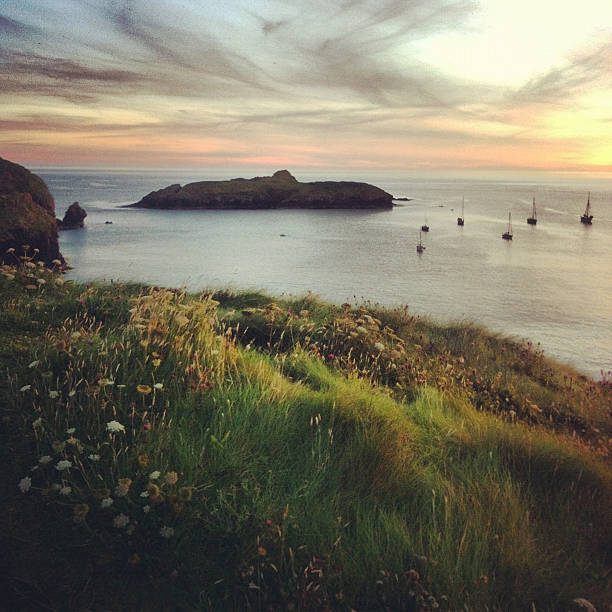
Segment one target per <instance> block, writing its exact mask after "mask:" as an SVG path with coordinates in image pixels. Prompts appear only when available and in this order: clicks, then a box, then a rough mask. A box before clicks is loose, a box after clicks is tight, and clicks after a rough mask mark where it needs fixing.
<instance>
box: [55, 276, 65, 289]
mask: <svg viewBox="0 0 612 612" xmlns="http://www.w3.org/2000/svg"><path fill="white" fill-rule="evenodd" d="M55 284H56V285H59V286H60V287H61V286H62V285H63V284H64V279H63V278H56V279H55Z"/></svg>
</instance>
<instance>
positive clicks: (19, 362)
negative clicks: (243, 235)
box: [0, 268, 612, 610]
mask: <svg viewBox="0 0 612 612" xmlns="http://www.w3.org/2000/svg"><path fill="white" fill-rule="evenodd" d="M29 270H32V268H27V269H26V268H19V269H15V268H10V269H9V268H3V272H4V273H5V274H4V276H2V277H0V289H1V291H2V292H1V294H0V295H1V296H2V297H1V300H2V302H3V306H4V309H3V310H2V314H1V315H0V334H1V335H2V339H3V340H4V342H3V343H2V346H3V348H2V349H0V350H1V353H0V355H1V356H2V360H3V368H2V377H1V382H0V399H1V400H2V405H3V409H2V410H3V421H2V423H3V428H4V429H3V433H2V437H3V442H4V444H3V451H2V452H3V459H4V460H5V464H6V465H7V466H8V471H7V474H9V476H8V477H7V478H6V480H5V482H4V483H3V485H4V491H3V492H4V496H3V499H4V500H5V506H6V514H7V516H8V517H9V518H10V524H11V526H12V530H13V533H12V534H10V535H9V534H6V535H5V536H4V537H3V541H4V543H5V544H6V545H9V544H10V545H11V546H13V547H15V544H16V543H17V542H19V543H20V545H19V546H16V547H15V548H16V553H15V555H14V557H13V562H12V565H11V566H10V567H9V566H7V567H5V568H4V569H5V570H6V576H7V579H8V580H9V584H8V587H7V592H8V593H10V596H11V598H12V599H11V601H13V602H15V603H16V605H20V604H24V605H25V606H26V607H28V606H29V607H30V608H35V607H36V606H39V607H40V606H47V607H55V608H62V607H64V608H65V607H70V608H73V609H78V608H85V607H90V608H96V607H103V608H112V609H134V608H144V609H148V608H151V609H155V608H162V609H163V608H168V607H174V608H179V607H182V608H185V609H202V610H205V609H214V610H217V609H237V610H238V609H241V610H242V609H255V610H258V609H317V610H319V609H338V610H350V609H359V610H363V609H368V610H376V609H380V610H384V609H395V610H408V609H424V610H427V609H437V607H442V608H449V609H468V610H486V609H489V610H495V609H503V610H506V609H517V610H518V609H529V608H531V609H534V608H535V609H536V610H555V609H563V607H564V606H566V605H568V604H569V602H570V601H571V600H572V599H573V598H576V597H587V598H588V599H590V600H591V601H593V602H594V603H596V604H599V605H600V606H603V605H605V603H606V602H608V601H610V597H611V595H612V583H611V578H610V576H611V574H610V542H611V539H610V536H611V535H612V518H611V515H610V511H609V509H610V507H612V503H611V502H612V481H611V477H610V471H609V464H608V463H605V462H604V461H605V457H606V455H605V453H603V452H597V450H598V449H599V450H600V445H598V444H596V442H597V441H598V438H597V437H596V436H592V435H591V434H592V433H593V432H590V431H587V428H586V427H585V428H584V429H585V431H580V430H578V433H577V434H575V437H570V436H568V431H569V430H568V424H567V421H565V420H563V419H565V418H566V417H567V416H568V415H571V416H572V418H576V419H578V418H580V419H583V421H584V422H587V421H588V420H589V418H591V417H589V416H588V415H587V413H589V411H590V410H591V409H592V411H593V412H594V413H596V416H595V417H592V420H591V421H590V422H591V423H594V422H595V420H597V423H598V425H599V427H597V428H598V429H600V431H608V430H607V429H605V428H609V427H610V422H609V418H608V419H607V420H606V418H605V414H604V410H603V405H604V403H605V399H606V398H609V395H606V394H609V389H608V387H607V386H606V384H605V382H604V383H603V384H597V383H593V382H592V381H582V382H573V383H572V385H575V384H576V385H577V384H584V385H590V386H591V387H593V388H594V389H595V391H594V392H593V393H592V394H591V395H590V396H589V398H588V403H584V402H583V404H579V405H581V406H582V409H583V411H584V414H580V413H579V410H578V407H577V406H576V405H575V404H574V403H572V402H573V401H574V400H573V399H572V398H573V396H572V394H571V393H568V389H567V386H568V383H567V379H566V382H565V384H563V383H562V382H560V381H563V375H562V374H561V372H562V370H560V369H559V367H558V366H556V365H555V364H553V363H551V362H548V361H547V360H545V359H544V358H543V357H542V356H541V355H540V354H539V353H538V352H537V351H536V350H534V349H531V348H529V347H528V346H523V347H521V346H518V345H514V344H512V343H509V342H508V341H506V340H503V339H501V338H497V337H494V336H488V335H487V334H485V333H484V332H483V331H482V330H479V329H477V328H474V327H472V326H466V325H461V326H457V327H455V328H446V329H445V328H442V327H439V326H435V325H434V324H433V323H430V322H427V321H423V320H422V319H419V318H414V317H411V316H410V315H409V314H408V313H407V312H406V311H393V312H388V311H373V310H368V309H367V308H365V307H363V308H358V309H352V308H350V307H348V306H345V307H333V306H331V305H325V304H321V303H320V302H318V301H317V300H316V299H315V298H312V296H306V297H304V298H301V299H300V300H294V301H292V302H290V303H289V302H287V303H285V302H282V301H280V300H277V302H276V303H275V304H270V301H269V299H268V298H266V297H265V296H260V295H257V294H250V295H248V296H245V297H244V298H243V297H241V296H237V295H235V294H232V293H229V292H227V293H226V294H220V293H217V294H215V295H212V296H211V295H209V294H203V295H200V296H187V295H184V294H182V293H181V292H177V291H167V290H152V289H149V288H145V287H139V286H128V285H110V286H109V285H91V286H88V287H83V286H78V285H73V284H72V283H64V284H56V283H55V281H54V278H55V277H54V276H53V275H52V274H51V272H49V271H45V270H43V269H42V268H37V269H36V270H35V271H34V272H30V271H29ZM27 274H34V275H35V277H37V278H42V279H43V280H45V281H48V282H45V283H42V284H40V283H37V282H36V281H35V279H34V282H35V283H36V284H32V283H31V281H32V279H31V278H30V277H28V276H27ZM7 275H8V276H7ZM9 276H12V278H8V277H9ZM28 285H31V286H32V287H34V288H30V289H27V288H26V287H27V286H28ZM220 305H221V306H220ZM219 308H221V310H219ZM364 330H365V333H364ZM502 348H504V349H505V351H504V352H501V349H502ZM508 352H510V353H511V355H508V354H507V353H508ZM441 357H442V358H441ZM521 360H522V361H521ZM519 361H521V363H519ZM406 363H407V364H408V365H404V364H406ZM521 364H522V365H521ZM449 366H450V367H449ZM474 369H476V373H473V372H472V370H474ZM493 372H494V373H493ZM498 372H501V376H498V374H497V373H498ZM566 376H567V375H566ZM496 378H498V379H499V381H498V383H496V384H498V387H495V386H494V382H493V381H494V380H496ZM477 380H480V381H481V382H480V384H481V385H482V388H480V387H478V385H476V384H475V381H477ZM572 380H580V379H579V378H578V377H576V379H574V375H572ZM487 385H489V386H488V387H487ZM509 385H512V392H513V400H512V403H509V404H508V405H497V404H496V403H495V402H494V401H493V400H492V399H491V398H493V397H495V398H496V399H499V398H500V397H501V395H500V393H501V391H500V390H501V389H503V392H508V391H509ZM536 389H537V390H541V393H542V395H541V399H538V401H539V404H537V407H538V409H540V410H542V414H546V415H552V414H555V413H554V410H553V406H552V403H555V405H557V402H561V398H562V397H563V398H564V399H563V401H564V402H565V403H564V404H563V408H562V410H561V409H559V413H560V418H559V420H555V419H552V420H551V419H549V418H546V419H544V418H541V417H540V414H541V413H540V412H538V411H535V409H534V413H535V415H536V416H531V415H530V414H527V413H525V412H521V411H520V410H519V409H518V407H519V406H521V405H527V404H526V402H527V400H529V401H530V402H534V403H535V399H534V398H535V392H536V391H535V390H536ZM547 393H549V394H550V396H549V397H548V398H547V395H546V394H547ZM538 397H539V396H538ZM508 406H512V407H508ZM515 408H516V409H515ZM510 411H514V415H512V414H511V413H510ZM573 431H575V430H573ZM593 449H595V450H593ZM66 462H69V463H70V465H69V466H68V465H67V463H66ZM17 485H19V487H18V486H17ZM20 488H21V489H24V492H23V493H22V492H21V490H20ZM109 500H110V501H109ZM33 526H35V527H33ZM26 534H29V535H27V537H26ZM52 551H53V555H54V558H55V563H54V564H51V563H50V562H49V557H50V555H51V554H52ZM75 559H76V560H78V563H77V566H76V567H75V564H74V561H75ZM94 568H95V570H94ZM65 576H67V578H66V577H65Z"/></svg>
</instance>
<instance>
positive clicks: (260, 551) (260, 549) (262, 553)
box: [257, 546, 268, 557]
mask: <svg viewBox="0 0 612 612" xmlns="http://www.w3.org/2000/svg"><path fill="white" fill-rule="evenodd" d="M257 554H258V555H260V556H261V557H265V556H266V555H267V554H268V551H267V550H266V549H265V548H264V547H263V546H258V547H257Z"/></svg>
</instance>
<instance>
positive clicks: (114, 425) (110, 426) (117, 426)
mask: <svg viewBox="0 0 612 612" xmlns="http://www.w3.org/2000/svg"><path fill="white" fill-rule="evenodd" d="M106 429H107V431H110V432H111V433H115V432H117V431H125V426H123V425H122V424H121V423H119V421H110V423H107V424H106Z"/></svg>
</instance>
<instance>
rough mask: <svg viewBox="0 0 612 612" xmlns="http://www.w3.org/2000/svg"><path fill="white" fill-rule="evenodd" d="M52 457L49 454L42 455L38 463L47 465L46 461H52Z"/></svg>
mask: <svg viewBox="0 0 612 612" xmlns="http://www.w3.org/2000/svg"><path fill="white" fill-rule="evenodd" d="M52 460H53V459H52V457H51V455H43V456H42V457H41V458H40V459H39V460H38V463H40V464H41V465H47V463H51V461H52Z"/></svg>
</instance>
